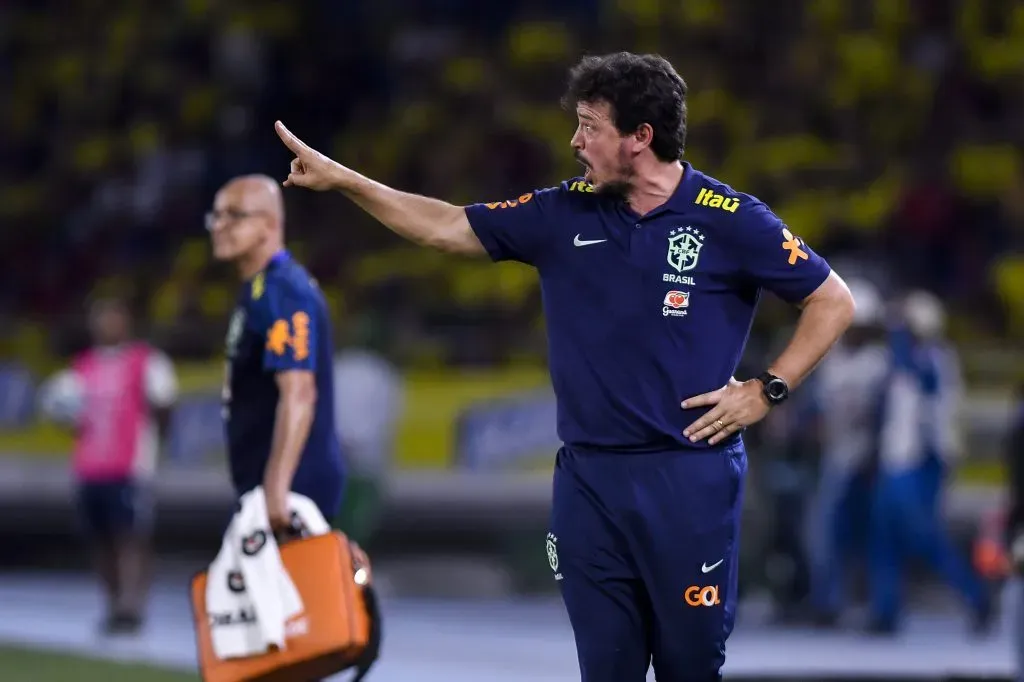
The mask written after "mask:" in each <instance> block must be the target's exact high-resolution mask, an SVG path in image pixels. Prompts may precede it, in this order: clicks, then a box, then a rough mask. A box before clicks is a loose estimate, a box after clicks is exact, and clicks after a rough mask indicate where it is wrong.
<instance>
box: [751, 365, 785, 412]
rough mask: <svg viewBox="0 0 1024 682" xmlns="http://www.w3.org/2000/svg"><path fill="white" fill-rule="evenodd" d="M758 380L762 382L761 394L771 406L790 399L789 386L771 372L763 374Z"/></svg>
mask: <svg viewBox="0 0 1024 682" xmlns="http://www.w3.org/2000/svg"><path fill="white" fill-rule="evenodd" d="M757 380H758V381H760V382H761V393H763V394H764V399H765V400H767V401H768V404H769V405H778V404H779V403H781V402H783V401H784V400H785V399H786V398H788V397H789V384H787V383H786V380H785V379H780V378H779V377H777V376H775V375H774V374H772V373H771V372H762V373H761V376H759V377H757Z"/></svg>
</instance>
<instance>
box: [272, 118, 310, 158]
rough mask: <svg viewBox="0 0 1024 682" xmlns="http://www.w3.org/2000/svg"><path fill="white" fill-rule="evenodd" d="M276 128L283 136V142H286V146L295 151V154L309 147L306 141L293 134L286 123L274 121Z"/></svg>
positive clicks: (281, 136) (279, 134)
mask: <svg viewBox="0 0 1024 682" xmlns="http://www.w3.org/2000/svg"><path fill="white" fill-rule="evenodd" d="M274 130H276V131H277V136H278V137H280V138H281V141H282V142H284V146H286V147H288V149H290V150H292V151H293V152H295V154H298V153H299V152H301V151H303V150H305V149H307V147H306V143H305V142H303V141H302V140H300V139H299V138H297V137H295V135H293V134H292V131H290V130H288V129H287V128H285V127H284V124H283V123H281V122H280V121H275V122H274Z"/></svg>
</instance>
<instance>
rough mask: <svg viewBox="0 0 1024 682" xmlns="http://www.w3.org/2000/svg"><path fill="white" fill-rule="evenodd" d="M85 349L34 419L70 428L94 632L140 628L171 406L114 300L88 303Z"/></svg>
mask: <svg viewBox="0 0 1024 682" xmlns="http://www.w3.org/2000/svg"><path fill="white" fill-rule="evenodd" d="M89 327H90V332H91V335H92V342H93V345H92V346H91V347H89V348H88V349H86V350H85V351H83V352H81V353H79V354H78V355H76V356H75V357H74V358H73V359H72V362H71V366H70V367H69V368H68V369H66V370H64V371H62V372H60V373H58V374H57V375H56V376H54V377H53V378H52V379H50V380H49V381H48V382H47V384H46V385H45V386H44V387H43V390H42V397H41V408H42V410H43V412H44V414H46V415H48V416H49V417H50V418H51V419H53V420H55V421H58V422H60V423H62V424H64V425H66V426H68V427H70V428H72V429H73V430H74V433H75V446H74V450H73V454H72V463H71V466H72V472H73V476H74V480H75V484H76V503H77V516H78V521H79V522H80V524H81V526H82V530H83V531H84V533H85V536H86V538H87V539H88V541H89V544H90V546H91V549H92V553H93V556H94V560H95V566H96V571H97V573H98V574H99V577H100V579H101V580H102V582H103V586H104V588H105V591H106V597H107V614H106V617H105V618H104V620H103V622H102V628H103V629H104V630H105V631H106V632H108V633H111V634H113V633H128V632H135V631H137V630H138V629H139V628H140V627H141V625H142V623H143V610H144V606H145V602H146V587H147V576H146V573H147V571H146V569H147V567H148V565H149V560H150V553H151V549H150V543H149V539H150V530H151V527H152V521H153V496H152V480H153V475H154V474H155V471H156V460H157V453H158V450H159V448H160V443H161V442H162V440H163V437H164V436H165V435H166V433H167V426H168V423H169V420H170V413H171V409H172V408H173V405H174V403H175V400H176V399H177V392H178V387H177V380H176V377H175V372H174V366H173V364H172V363H171V361H170V359H169V358H168V357H167V356H166V355H165V354H163V353H162V352H160V351H158V350H156V349H155V348H153V347H152V346H150V345H148V344H146V343H144V342H141V341H135V340H133V339H132V331H131V317H130V313H129V312H128V309H127V307H126V306H125V304H124V303H123V302H122V301H118V300H112V299H107V300H101V301H98V302H96V303H95V304H94V305H93V306H92V309H91V310H90V315H89Z"/></svg>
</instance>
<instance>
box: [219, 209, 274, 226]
mask: <svg viewBox="0 0 1024 682" xmlns="http://www.w3.org/2000/svg"><path fill="white" fill-rule="evenodd" d="M264 213H266V211H239V210H238V209H235V208H229V209H227V210H226V211H207V212H206V215H205V216H204V220H205V225H206V229H207V230H208V231H210V230H213V228H214V227H215V226H216V225H217V221H219V220H221V219H223V220H224V222H226V223H227V225H228V226H229V227H230V226H232V225H235V224H237V223H239V222H241V221H243V220H245V219H246V218H252V217H254V216H258V215H262V214H264Z"/></svg>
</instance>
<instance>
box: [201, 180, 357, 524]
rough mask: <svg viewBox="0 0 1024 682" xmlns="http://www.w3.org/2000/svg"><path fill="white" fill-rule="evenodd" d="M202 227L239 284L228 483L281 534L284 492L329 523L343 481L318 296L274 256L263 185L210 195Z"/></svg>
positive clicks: (275, 191) (227, 396)
mask: <svg viewBox="0 0 1024 682" xmlns="http://www.w3.org/2000/svg"><path fill="white" fill-rule="evenodd" d="M206 227H207V229H208V230H209V232H210V238H211V241H212V243H213V255H214V257H215V258H217V260H220V261H224V262H230V263H232V264H233V265H234V266H235V268H236V269H237V271H238V275H239V278H240V279H241V280H242V288H241V291H240V293H239V298H238V304H237V306H236V308H235V311H234V313H233V315H232V317H231V322H230V325H229V327H228V332H227V340H226V344H225V346H226V348H225V351H226V355H227V362H226V364H225V376H224V386H223V392H222V399H223V416H224V423H225V429H226V434H227V444H228V460H229V463H230V469H231V478H232V482H233V483H234V486H235V491H236V492H237V494H238V495H239V496H241V495H242V494H244V493H246V492H248V491H249V490H252V489H253V488H255V487H257V486H260V485H262V486H263V489H264V491H265V493H266V498H267V511H268V513H269V517H270V525H271V527H272V528H273V529H274V530H287V529H288V527H289V525H290V514H289V510H288V507H287V497H288V493H289V492H290V491H294V492H296V493H299V494H302V495H305V496H306V497H309V498H310V499H312V500H313V501H314V502H315V503H316V505H317V506H318V507H319V508H320V511H321V512H322V513H323V515H324V517H325V518H326V519H328V520H331V519H333V518H334V517H335V516H336V514H337V513H338V509H339V507H340V506H341V498H342V492H343V488H344V479H345V473H344V468H343V465H342V457H341V448H340V445H339V443H338V439H337V436H336V433H337V432H336V429H335V424H334V382H333V376H332V371H331V368H332V364H331V353H332V349H333V345H332V341H331V325H330V320H329V319H328V313H327V305H326V302H325V300H324V296H323V293H322V292H321V291H320V288H319V287H318V286H317V284H316V282H315V281H314V280H313V278H312V277H311V276H310V275H309V273H308V272H306V270H305V268H303V267H302V266H301V265H299V264H298V263H296V262H295V261H294V260H293V259H292V258H291V256H290V255H289V253H288V252H287V251H286V250H285V248H284V202H283V201H282V199H281V191H280V188H279V186H278V184H277V182H275V181H274V180H272V179H271V178H268V177H266V176H243V177H239V178H235V179H233V180H231V181H230V182H228V183H227V184H226V185H224V187H223V188H221V190H220V191H219V192H217V196H216V199H215V200H214V206H213V210H212V211H210V212H209V213H208V214H207V216H206Z"/></svg>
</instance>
